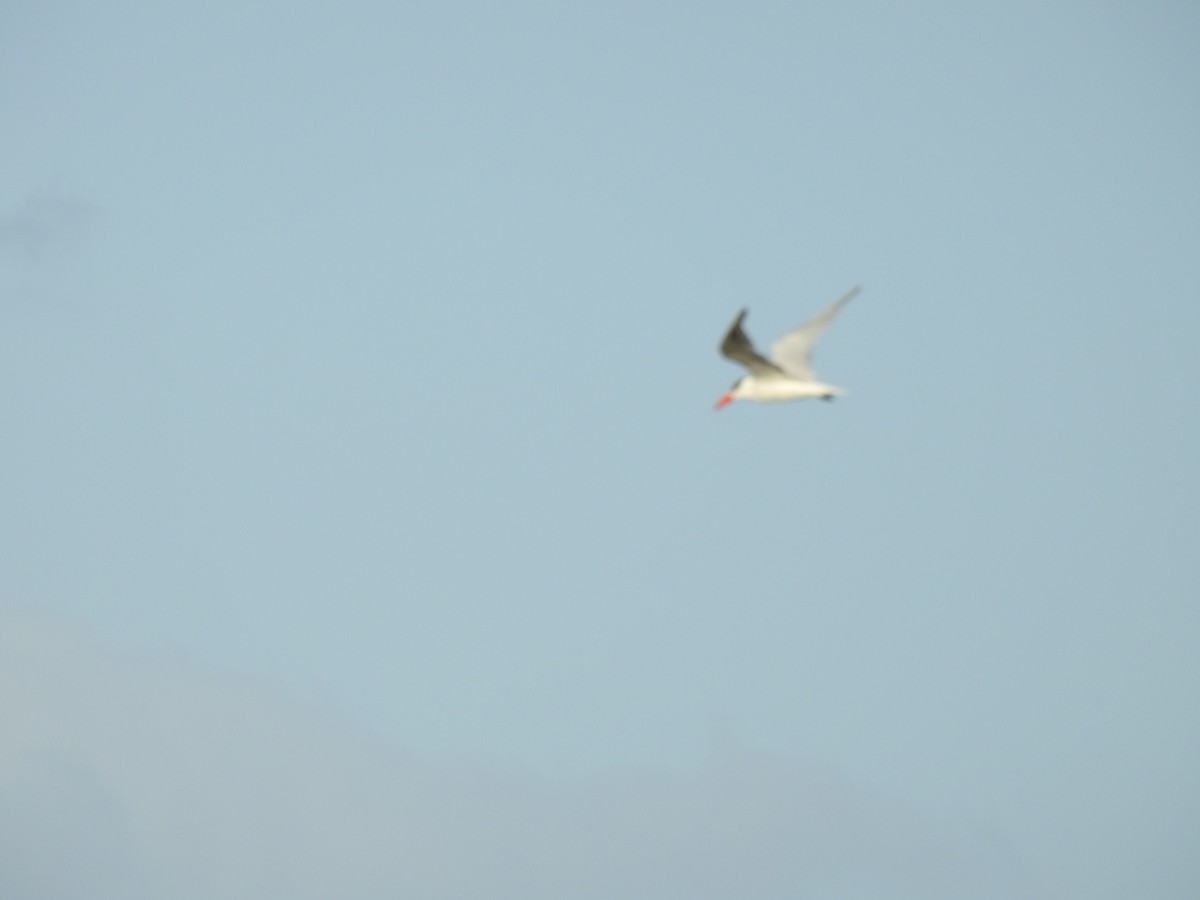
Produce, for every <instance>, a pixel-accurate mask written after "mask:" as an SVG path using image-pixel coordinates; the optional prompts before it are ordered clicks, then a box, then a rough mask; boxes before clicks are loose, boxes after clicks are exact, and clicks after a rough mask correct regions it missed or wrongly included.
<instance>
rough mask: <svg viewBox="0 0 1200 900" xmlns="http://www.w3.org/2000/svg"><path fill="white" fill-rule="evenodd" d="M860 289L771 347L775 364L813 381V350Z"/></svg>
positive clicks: (796, 375) (855, 289)
mask: <svg viewBox="0 0 1200 900" xmlns="http://www.w3.org/2000/svg"><path fill="white" fill-rule="evenodd" d="M859 290H860V288H857V287H855V288H852V289H851V290H849V291H848V292H847V293H845V294H844V295H842V296H841V297H839V298H838V299H837V300H835V301H833V303H831V304H830V305H829V307H828V309H826V310H825V311H824V312H822V313H820V314H819V315H817V316H814V317H813V318H812V319H810V320H809V321H807V322H805V323H804V324H803V325H801V326H800V327H799V328H793V329H792V330H791V331H789V332H787V334H785V335H784V336H783V337H781V338H780V339H779V340H777V341H776V342H775V343H774V344H772V345H771V361H772V362H773V363H774V364H775V365H776V366H778V367H779V368H781V369H782V370H783V371H784V372H786V373H787V374H788V375H792V376H794V377H796V378H800V379H803V380H805V381H811V380H812V379H813V370H812V348H813V344H815V343H816V342H817V338H819V337H820V336H821V334H822V332H824V331H825V329H826V328H828V327H829V326H830V325H831V324H833V320H834V319H835V318H837V314H838V313H839V312H841V309H842V307H843V306H845V305H846V304H847V303H849V302H850V301H851V300H853V299H854V297H855V295H856V294H858V292H859Z"/></svg>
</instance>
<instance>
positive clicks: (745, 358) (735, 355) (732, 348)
mask: <svg viewBox="0 0 1200 900" xmlns="http://www.w3.org/2000/svg"><path fill="white" fill-rule="evenodd" d="M748 312H749V310H746V309H743V310H742V311H741V312H740V313H738V314H737V318H736V319H734V320H733V324H732V325H730V326H729V330H728V331H727V332H725V338H724V340H722V341H721V355H722V356H724V357H725V358H726V359H729V360H732V361H733V362H735V363H737V364H738V365H739V366H745V367H746V368H747V369H749V370H750V372H751V373H752V374H754V375H762V374H766V373H768V372H770V373H772V374H775V375H779V374H781V373H782V371H783V370H782V369H780V368H779V366H777V365H775V363H773V362H771V361H770V360H769V359H766V358H764V357H762V356H760V355H759V353H758V351H757V350H755V349H754V345H753V344H752V343H750V338H748V337H746V332H744V331H743V330H742V320H743V319H745V318H746V313H748Z"/></svg>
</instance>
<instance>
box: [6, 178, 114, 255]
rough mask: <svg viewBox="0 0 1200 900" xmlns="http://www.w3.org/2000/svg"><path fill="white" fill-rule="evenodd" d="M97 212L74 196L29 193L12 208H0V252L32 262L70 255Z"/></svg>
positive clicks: (89, 227) (82, 238) (78, 244)
mask: <svg viewBox="0 0 1200 900" xmlns="http://www.w3.org/2000/svg"><path fill="white" fill-rule="evenodd" d="M98 215H99V213H98V210H97V209H96V208H95V207H94V206H92V205H91V204H90V203H87V202H85V201H83V200H81V199H79V198H76V197H68V196H63V195H58V194H49V193H39V194H32V195H30V196H28V197H26V198H25V200H24V201H23V202H21V203H20V204H19V205H18V206H16V207H15V208H14V209H11V210H8V211H0V253H4V254H6V255H9V256H11V257H15V258H17V259H21V260H24V261H27V262H35V263H37V262H43V261H46V260H49V259H53V258H54V257H56V256H59V255H65V254H69V253H71V252H74V251H75V250H77V249H78V248H79V247H80V245H81V244H82V242H83V241H84V240H85V239H86V238H87V236H88V234H89V233H90V232H91V229H92V228H93V226H94V225H95V222H96V219H97V218H98Z"/></svg>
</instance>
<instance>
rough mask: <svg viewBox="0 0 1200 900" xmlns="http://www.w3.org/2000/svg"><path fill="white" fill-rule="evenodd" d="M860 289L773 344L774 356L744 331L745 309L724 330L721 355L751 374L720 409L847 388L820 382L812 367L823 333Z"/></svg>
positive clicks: (836, 392) (824, 395) (831, 395)
mask: <svg viewBox="0 0 1200 900" xmlns="http://www.w3.org/2000/svg"><path fill="white" fill-rule="evenodd" d="M858 292H859V288H857V287H856V288H853V289H852V290H850V291H849V292H848V293H846V294H845V295H843V296H842V297H839V298H838V299H837V300H835V301H834V302H833V303H832V304H831V305H830V306H829V308H828V309H826V310H825V311H824V312H823V313H821V314H820V315H818V316H815V317H814V318H813V319H811V320H810V321H808V322H805V323H804V324H803V325H801V326H800V327H799V328H793V329H792V330H791V331H789V332H787V333H786V334H784V335H783V337H781V338H780V339H779V340H777V341H776V342H775V343H774V344H772V345H771V358H770V359H767V358H766V357H764V356H762V355H761V354H759V352H758V351H757V350H755V349H754V345H753V344H752V343H750V338H748V337H747V336H746V332H744V331H743V330H742V322H743V321H744V320H745V318H746V313H748V312H749V310H747V309H743V310H742V311H741V312H740V313H738V314H737V318H736V319H734V320H733V324H732V325H730V326H729V330H728V331H727V332H725V339H724V340H722V341H721V355H722V356H724V357H725V358H726V359H728V360H732V361H733V362H735V363H737V364H738V365H739V366H745V367H746V368H747V369H749V370H750V374H749V375H746V376H743V377H742V378H739V379H738V380H737V381H736V382H734V385H733V387H731V388H730V389H729V391H728V392H727V393H726V394H725V395H724V396H723V397H721V399H720V400H718V401H717V406H716V408H717V409H723V408H724V407H726V406H728V405H729V404H730V403H732V402H733V401H734V400H755V401H757V402H759V403H784V402H786V401H788V400H808V399H810V398H812V397H820V398H821V399H822V400H832V399H833V398H834V397H837V396H838V395H840V394H844V393H845V391H844V390H843V389H842V388H839V387H834V386H833V385H832V384H825V383H824V382H821V381H817V379H816V375H815V373H814V372H813V370H812V366H811V364H810V363H811V359H812V348H813V344H815V343H816V342H817V338H819V337H820V336H821V334H822V332H824V331H825V329H826V328H828V327H829V326H830V325H831V324H832V323H833V320H834V319H835V318H836V317H837V314H838V313H839V312H840V311H841V309H842V307H843V306H845V305H846V304H847V303H849V302H850V301H851V300H852V299H854V296H855V295H856V294H857V293H858Z"/></svg>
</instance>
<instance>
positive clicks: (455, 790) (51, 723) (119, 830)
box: [0, 608, 1017, 900]
mask: <svg viewBox="0 0 1200 900" xmlns="http://www.w3.org/2000/svg"><path fill="white" fill-rule="evenodd" d="M0 708H2V709H3V710H4V716H3V717H2V718H0V895H2V896H6V897H21V898H23V900H49V898H60V897H61V898H66V897H82V896H87V897H89V898H100V900H103V898H109V897H112V898H117V897H120V898H132V900H138V898H160V897H168V896H169V897H173V898H179V900H188V898H193V897H194V898H201V897H203V898H211V897H219V896H226V897H253V898H275V897H278V898H288V900H302V898H309V897H311V898H317V897H322V898H325V897H331V896H346V897H355V898H372V897H380V898H383V897H387V898H394V897H420V898H423V900H424V898H429V900H437V898H451V897H456V898H460V897H488V898H514V900H516V898H521V900H539V898H547V900H549V898H561V897H573V898H597V900H599V898H612V897H621V898H629V900H636V898H674V897H678V898H685V897H686V898H691V900H704V898H709V897H712V898H718V897H720V898H728V897H740V898H785V897H786V898H795V897H839V898H856V897H866V896H888V897H922V898H940V897H947V898H948V897H965V896H970V897H973V898H982V897H1002V896H1004V897H1007V896H1016V895H1017V894H1016V893H1015V892H1013V893H1011V894H1010V893H1006V892H1004V891H1002V890H1001V889H1000V887H1001V885H1002V884H1003V883H1004V877H1003V876H1002V875H1001V874H998V872H997V869H996V868H995V867H994V866H993V865H992V864H991V863H992V862H993V861H994V860H993V858H992V854H991V853H990V852H989V850H988V848H987V847H985V846H983V845H982V843H981V842H980V841H978V840H974V839H968V838H966V837H964V836H963V835H962V834H961V833H960V832H957V831H956V830H955V829H949V828H947V827H945V826H944V824H943V825H939V824H938V823H933V822H929V821H923V820H922V819H921V818H920V817H919V816H917V815H916V814H915V813H914V812H913V811H912V810H911V809H908V808H906V807H905V805H904V804H901V803H899V802H894V801H891V800H889V799H887V798H884V797H880V796H878V795H877V794H875V793H870V792H865V791H863V790H860V789H858V788H856V787H854V786H853V785H850V784H847V783H845V782H844V781H842V780H840V779H838V778H837V777H835V776H831V775H830V774H828V773H823V772H820V771H817V770H814V769H813V768H812V767H810V766H805V765H802V764H798V763H796V762H793V761H788V760H782V759H771V758H764V757H762V756H760V755H757V754H753V753H749V752H745V751H740V750H734V751H730V752H728V753H725V754H723V755H722V756H721V758H720V759H718V760H715V761H714V762H713V763H712V764H711V765H710V766H708V767H707V768H706V769H705V770H704V771H701V772H699V773H692V774H687V775H685V774H679V773H675V774H670V773H663V772H640V773H634V772H611V773H608V774H607V775H605V776H603V777H598V778H595V779H592V780H588V781H575V782H561V781H552V780H549V779H544V778H539V777H536V776H534V775H532V774H529V773H521V772H512V771H501V770H497V769H487V768H484V767H476V768H472V767H468V766H464V765H455V766H449V765H437V764H435V763H432V762H429V761H426V760H418V759H415V758H413V757H411V756H408V755H406V754H404V753H402V752H400V751H399V750H398V749H396V748H391V747H388V746H386V745H383V744H382V743H380V742H377V741H375V740H373V739H371V738H369V737H368V736H366V735H363V734H360V733H358V732H356V731H355V729H354V728H353V727H351V726H349V725H347V724H346V723H343V722H341V721H338V720H337V718H336V716H334V715H332V714H326V713H322V712H320V711H317V710H311V709H306V708H303V707H301V706H300V705H298V704H296V703H293V702H291V701H289V700H288V699H287V698H284V697H280V696H278V695H277V694H275V693H273V692H272V691H271V690H269V689H267V688H265V687H263V686H261V685H256V684H252V683H249V682H246V681H238V680H235V679H231V678H227V677H222V676H219V675H217V674H215V673H211V672H205V671H202V670H198V669H196V668H195V667H191V666H188V665H186V664H183V663H179V662H168V661H163V660H150V659H144V658H136V657H133V656H130V655H122V654H117V653H114V652H111V651H109V650H107V649H106V648H104V647H103V646H101V645H100V644H99V643H97V642H96V641H95V640H93V639H92V638H90V637H89V636H88V635H86V634H85V633H82V632H80V631H79V630H78V629H75V628H73V627H72V626H71V625H70V624H69V623H63V622H55V621H49V620H46V619H42V618H37V617H31V616H29V615H24V614H18V613H16V612H13V611H12V610H4V609H2V608H0Z"/></svg>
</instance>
